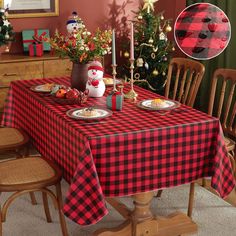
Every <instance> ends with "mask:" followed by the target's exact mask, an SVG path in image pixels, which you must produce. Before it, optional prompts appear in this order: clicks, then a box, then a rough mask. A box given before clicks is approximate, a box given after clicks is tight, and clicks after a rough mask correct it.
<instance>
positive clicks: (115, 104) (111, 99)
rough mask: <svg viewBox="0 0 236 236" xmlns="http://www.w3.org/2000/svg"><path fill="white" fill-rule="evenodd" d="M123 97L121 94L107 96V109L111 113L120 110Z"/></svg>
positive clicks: (113, 93)
mask: <svg viewBox="0 0 236 236" xmlns="http://www.w3.org/2000/svg"><path fill="white" fill-rule="evenodd" d="M123 100H124V95H123V94H122V93H121V92H114V91H113V92H112V93H111V94H109V95H108V96H107V107H108V108H109V109H111V110H113V111H120V110H122V106H123Z"/></svg>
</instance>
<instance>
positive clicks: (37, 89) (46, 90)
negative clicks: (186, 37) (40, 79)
mask: <svg viewBox="0 0 236 236" xmlns="http://www.w3.org/2000/svg"><path fill="white" fill-rule="evenodd" d="M30 89H31V90H32V91H34V92H44V93H50V92H51V88H49V87H47V86H45V84H39V85H34V86H32V87H31V88H30Z"/></svg>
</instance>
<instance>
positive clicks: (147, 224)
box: [94, 192, 197, 236]
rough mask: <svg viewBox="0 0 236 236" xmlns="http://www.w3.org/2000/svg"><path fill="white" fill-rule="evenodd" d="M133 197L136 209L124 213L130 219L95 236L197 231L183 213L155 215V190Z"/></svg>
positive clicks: (174, 235) (160, 235)
mask: <svg viewBox="0 0 236 236" xmlns="http://www.w3.org/2000/svg"><path fill="white" fill-rule="evenodd" d="M133 198H134V210H133V211H132V212H130V217H127V215H128V214H126V213H125V214H124V215H125V216H126V217H125V218H129V219H127V220H126V221H125V222H124V223H123V224H121V225H120V226H118V227H115V228H112V229H100V230H97V231H96V232H95V233H94V236H178V235H181V234H187V233H194V232H197V225H196V224H195V223H194V222H193V221H192V220H191V219H190V218H189V217H188V216H186V215H185V214H183V213H180V212H176V213H173V214H171V215H169V216H168V217H154V216H153V214H152V212H151V210H150V204H151V201H152V198H153V192H146V193H140V194H135V195H134V196H133ZM108 202H109V201H108ZM112 206H115V207H118V206H119V204H117V205H116V204H114V202H113V204H112ZM122 207H123V206H122ZM120 212H123V210H122V211H120Z"/></svg>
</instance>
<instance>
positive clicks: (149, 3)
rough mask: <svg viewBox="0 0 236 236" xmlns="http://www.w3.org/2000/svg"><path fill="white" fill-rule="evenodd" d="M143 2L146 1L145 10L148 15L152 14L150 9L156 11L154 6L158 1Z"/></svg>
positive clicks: (148, 0) (147, 0)
mask: <svg viewBox="0 0 236 236" xmlns="http://www.w3.org/2000/svg"><path fill="white" fill-rule="evenodd" d="M143 1H144V5H143V10H145V9H147V13H150V9H151V10H152V11H154V6H153V4H154V3H155V2H157V1H158V0H143Z"/></svg>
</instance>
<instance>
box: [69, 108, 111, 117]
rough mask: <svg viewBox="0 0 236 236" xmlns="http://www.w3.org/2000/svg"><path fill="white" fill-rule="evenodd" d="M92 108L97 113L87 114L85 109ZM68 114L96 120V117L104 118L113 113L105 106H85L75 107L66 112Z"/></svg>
mask: <svg viewBox="0 0 236 236" xmlns="http://www.w3.org/2000/svg"><path fill="white" fill-rule="evenodd" d="M89 108H92V109H94V111H95V114H94V115H92V116H86V115H85V114H84V110H85V109H89ZM66 114H67V116H69V117H71V118H74V119H82V120H94V119H103V118H106V117H108V116H111V115H112V111H110V110H108V109H105V108H99V107H83V108H74V109H70V110H69V111H67V112H66Z"/></svg>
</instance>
